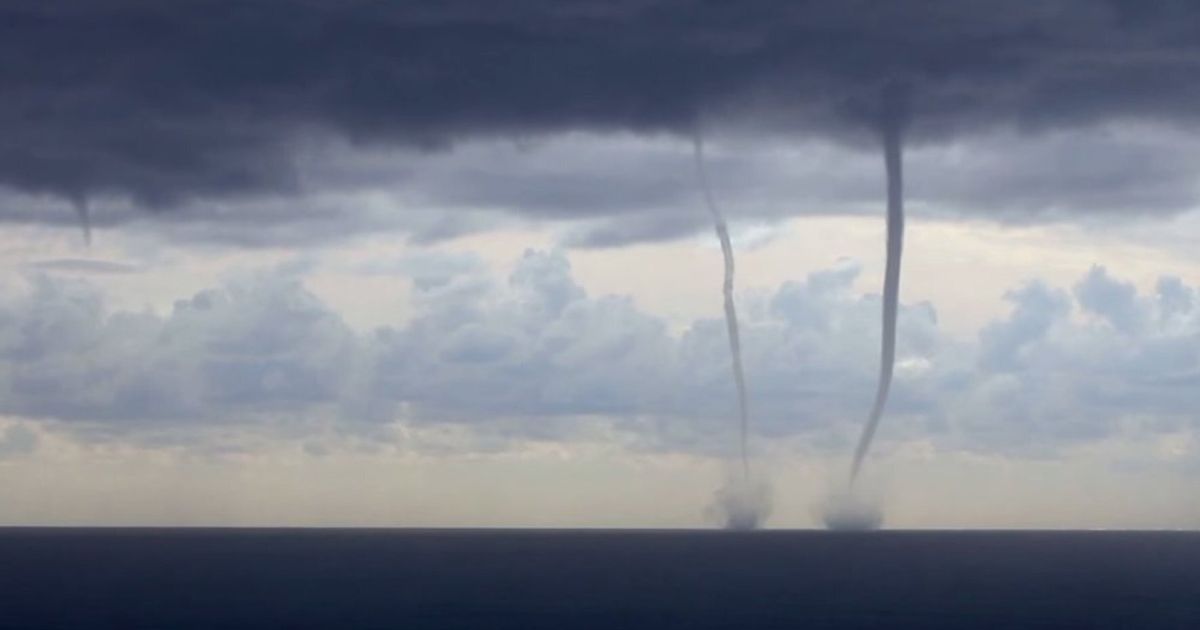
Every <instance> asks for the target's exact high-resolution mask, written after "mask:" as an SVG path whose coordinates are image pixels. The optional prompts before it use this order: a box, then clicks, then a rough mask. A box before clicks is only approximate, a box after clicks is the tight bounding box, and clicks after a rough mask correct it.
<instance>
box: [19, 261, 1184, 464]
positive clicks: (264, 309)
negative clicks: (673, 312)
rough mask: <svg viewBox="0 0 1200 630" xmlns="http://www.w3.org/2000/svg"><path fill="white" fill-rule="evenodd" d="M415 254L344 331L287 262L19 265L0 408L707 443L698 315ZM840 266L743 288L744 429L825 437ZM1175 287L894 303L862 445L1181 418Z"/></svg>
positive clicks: (841, 363)
mask: <svg viewBox="0 0 1200 630" xmlns="http://www.w3.org/2000/svg"><path fill="white" fill-rule="evenodd" d="M436 258H438V259H440V260H441V263H438V264H435V263H437V261H431V260H425V261H423V262H420V263H419V264H418V263H417V262H414V261H407V262H405V263H403V264H402V265H400V266H401V267H408V268H411V269H419V270H423V271H424V272H428V273H426V274H425V275H423V276H420V277H418V278H417V280H416V281H415V282H414V283H413V287H414V288H413V291H414V294H413V300H414V308H415V309H416V312H415V314H414V315H413V317H412V318H411V319H410V320H409V321H408V322H407V323H406V324H404V325H396V326H392V327H385V328H380V329H376V330H374V331H370V332H362V333H360V332H355V331H353V330H351V329H350V328H349V327H348V326H347V325H346V324H345V323H344V322H343V321H342V319H341V317H340V316H339V315H338V314H337V313H336V312H334V311H332V310H331V309H329V308H328V307H327V306H325V305H324V304H322V303H321V302H320V300H318V299H317V298H316V297H315V296H314V295H313V294H312V293H310V292H308V291H307V290H306V289H305V288H304V286H303V283H302V282H301V279H300V278H298V277H297V276H295V275H294V273H291V272H287V271H280V270H270V271H264V272H261V273H257V274H245V275H242V276H238V277H235V278H232V279H230V280H229V281H227V282H226V283H225V284H224V285H223V286H221V287H219V288H214V289H209V290H204V291H200V292H198V293H196V294H195V295H193V296H192V297H190V298H187V299H181V300H179V301H178V302H176V304H175V305H174V306H173V307H172V308H171V309H169V310H168V311H166V312H162V313H154V312H126V311H115V312H114V311H110V310H109V309H108V308H107V307H106V305H105V299H104V297H103V295H102V294H101V293H99V292H98V291H97V290H96V289H95V288H93V287H92V286H91V285H89V284H87V283H83V282H79V281H72V280H65V279H62V278H56V277H49V276H41V275H37V274H33V275H30V276H28V278H27V280H26V283H25V285H24V287H23V288H22V290H8V291H5V292H4V297H3V300H2V301H0V392H2V393H3V396H0V413H3V414H5V415H9V416H15V417H25V418H36V419H41V420H48V421H53V422H56V423H58V424H59V425H60V426H68V427H69V426H75V427H81V428H89V429H101V430H104V431H106V432H107V433H109V434H127V435H137V434H139V433H143V432H146V431H153V430H162V429H169V428H172V427H175V428H189V429H196V428H204V427H214V426H216V427H221V426H230V425H234V426H244V425H247V424H250V425H253V423H257V422H263V421H270V422H273V423H276V424H279V425H283V426H292V427H294V430H295V431H297V432H300V433H303V432H304V431H308V430H318V429H320V427H328V426H329V423H333V424H334V425H343V426H346V427H354V426H364V427H370V426H383V425H382V424H381V423H391V422H396V421H398V422H400V423H401V424H402V425H408V426H416V425H421V426H447V427H450V426H453V427H457V428H458V429H456V430H464V431H468V432H472V431H478V432H480V433H481V434H488V435H493V436H495V437H507V438H513V439H520V438H539V439H548V440H554V439H565V438H566V437H568V436H569V435H572V434H574V432H576V431H580V430H586V429H587V423H588V422H589V421H593V420H600V421H603V422H605V423H607V425H608V426H611V427H613V428H615V429H616V430H618V431H621V432H622V433H623V434H624V435H627V436H629V437H630V438H631V439H632V440H634V443H636V444H640V447H642V448H649V449H667V450H687V451H692V452H703V453H711V454H714V455H715V454H722V455H727V454H728V453H725V452H724V451H723V449H725V448H728V444H730V443H731V442H730V440H729V439H728V438H729V437H730V436H729V433H728V432H729V431H731V427H732V426H733V423H731V422H730V420H729V419H730V418H731V417H733V414H734V413H735V411H736V406H735V402H734V401H735V400H736V399H735V393H734V392H733V391H732V385H731V383H730V382H729V378H728V374H727V370H728V365H727V358H728V357H727V349H726V345H725V344H726V341H725V337H724V328H723V324H722V322H721V321H720V320H719V319H717V318H715V317H714V318H713V319H703V320H698V321H695V322H693V323H692V324H691V325H690V326H688V327H686V328H685V329H684V330H682V331H680V332H672V330H671V329H670V328H669V327H668V326H667V325H666V323H665V322H664V321H663V320H661V319H660V318H658V317H655V316H653V315H650V314H647V313H645V312H643V311H642V310H641V309H639V308H638V307H637V305H636V304H635V303H633V302H632V301H631V300H629V299H628V298H623V297H619V296H595V295H589V294H588V293H587V292H586V291H585V290H584V289H583V288H582V287H581V286H580V285H579V284H578V283H577V282H576V281H575V280H574V279H573V277H572V273H571V269H570V266H569V264H568V262H567V259H566V257H565V256H564V255H563V254H561V253H556V252H551V253H546V252H528V253H527V254H526V255H525V256H524V258H523V259H522V260H521V261H520V262H519V263H518V264H517V265H516V267H515V268H514V269H513V271H512V272H511V273H510V274H509V275H508V276H507V277H504V278H498V277H496V276H495V275H494V274H493V273H492V272H491V271H490V270H489V269H488V268H487V267H486V266H484V265H483V264H482V263H480V262H478V261H472V260H470V259H464V258H462V257H447V256H445V255H438V256H437V257H436ZM434 271H436V273H434ZM858 273H859V270H858V268H857V266H855V265H854V264H853V263H849V262H846V263H842V264H841V265H839V266H836V267H834V268H831V269H826V270H823V271H818V272H815V273H813V274H810V275H809V276H808V277H807V278H806V279H805V280H804V281H802V282H795V283H787V284H785V285H783V286H781V287H779V288H778V289H777V290H775V291H772V292H770V293H769V294H764V295H751V296H749V297H750V298H751V299H750V300H749V302H748V305H749V308H747V309H746V317H745V322H744V327H743V343H744V352H745V355H744V360H745V365H746V371H747V374H748V376H750V377H751V378H750V383H751V395H752V396H753V398H754V400H755V408H756V420H757V421H756V427H755V428H756V431H758V432H759V433H758V435H759V437H760V439H761V438H768V439H769V438H774V437H785V436H792V437H798V438H802V439H811V440H812V443H813V444H818V445H821V444H823V445H824V446H823V447H821V448H835V449H837V452H843V451H844V449H845V448H847V447H848V445H847V444H845V443H843V442H844V440H845V439H848V438H849V437H851V435H850V433H852V430H853V428H854V427H856V426H857V422H858V420H859V418H861V415H862V412H863V401H864V400H867V398H868V397H869V393H870V390H871V387H872V385H873V375H874V366H875V360H876V359H877V355H876V352H877V340H875V341H873V339H876V337H875V335H877V334H878V321H877V320H878V313H879V297H878V296H877V295H874V294H861V293H858V292H856V291H855V290H854V289H853V284H854V281H855V278H856V277H857V274H858ZM1195 294H1196V289H1195V287H1191V286H1189V285H1186V284H1184V283H1183V282H1182V281H1181V280H1179V279H1177V278H1164V279H1162V280H1161V281H1160V282H1159V284H1158V287H1157V290H1156V291H1155V292H1154V293H1153V294H1143V293H1141V292H1138V291H1137V290H1135V289H1134V288H1133V287H1131V286H1130V285H1127V284H1125V283H1123V282H1122V281H1121V280H1119V279H1117V278H1115V277H1114V276H1112V275H1111V274H1110V273H1109V272H1108V271H1107V270H1105V269H1103V268H1099V267H1097V268H1095V269H1093V270H1092V271H1091V272H1090V273H1088V274H1087V275H1085V276H1084V277H1083V278H1082V279H1080V281H1079V282H1078V283H1077V284H1076V285H1075V286H1074V287H1072V288H1070V289H1062V288H1054V287H1050V286H1047V285H1045V284H1044V283H1040V282H1031V283H1030V284H1028V285H1026V286H1024V287H1022V288H1019V289H1017V290H1014V291H1012V292H1010V293H1009V294H1008V300H1009V301H1010V302H1011V304H1012V310H1011V312H1010V313H1009V314H1008V315H1007V316H1005V317H1003V318H1001V319H999V320H997V321H995V322H993V323H992V324H991V325H989V326H987V327H985V328H984V329H982V330H981V332H980V333H979V335H978V338H977V339H976V340H973V341H969V342H967V341H957V340H954V339H952V338H949V337H948V336H946V335H945V334H944V333H943V332H942V331H941V330H940V329H939V328H938V324H937V317H936V312H935V310H934V309H933V307H932V305H929V304H924V303H918V304H905V305H902V308H901V314H900V324H899V328H900V331H901V334H900V336H899V342H900V346H899V348H898V363H897V373H896V382H895V387H894V393H895V398H894V403H895V406H894V409H895V414H896V418H895V419H896V421H895V422H893V423H890V424H889V425H888V427H887V428H886V429H885V430H884V433H883V434H882V435H881V437H882V438H883V442H884V446H885V448H886V444H887V443H888V442H889V441H896V440H907V439H913V438H917V437H919V438H920V439H922V440H929V441H931V442H932V443H933V444H935V445H938V446H940V447H943V448H947V449H969V450H981V451H989V452H1004V453H1013V454H1024V455H1030V454H1033V455H1037V454H1045V453H1050V452H1053V451H1055V450H1056V449H1058V448H1061V447H1064V446H1066V445H1072V444H1079V443H1085V442H1088V441H1091V440H1099V439H1103V438H1106V437H1111V436H1113V435H1115V434H1117V433H1118V432H1120V431H1123V430H1126V429H1128V428H1129V427H1131V426H1132V427H1137V428H1138V430H1148V431H1164V432H1192V431H1195V430H1196V427H1195V420H1194V409H1195V407H1196V404H1197V403H1198V402H1200V400H1197V394H1196V392H1197V391H1200V389H1198V388H1197V387H1196V385H1197V384H1200V304H1198V303H1197V301H1196V300H1195ZM839 436H841V437H839ZM17 437H19V436H17ZM839 440H842V441H843V442H839Z"/></svg>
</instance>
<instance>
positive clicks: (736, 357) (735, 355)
mask: <svg viewBox="0 0 1200 630" xmlns="http://www.w3.org/2000/svg"><path fill="white" fill-rule="evenodd" d="M693 146H694V148H695V157H696V173H697V175H698V176H699V178H700V188H701V189H702V190H703V192H704V203H705V204H706V205H707V206H708V211H709V213H710V214H712V218H713V224H714V226H715V228H716V231H717V238H718V239H720V241H721V254H722V255H724V257H725V282H724V285H723V292H724V294H725V327H726V329H727V330H728V332H729V353H730V356H731V360H732V363H733V381H734V384H735V385H736V386H737V397H738V421H739V424H738V429H739V434H738V435H739V438H740V440H741V442H740V453H741V463H742V475H743V480H746V479H749V477H750V453H749V444H748V442H749V433H750V416H749V412H748V410H747V409H748V405H747V402H746V374H745V372H744V371H743V369H742V340H741V335H740V333H739V332H738V317H737V307H736V306H735V305H734V302H733V273H734V267H733V244H732V243H731V242H730V240H729V226H728V225H726V223H725V217H724V216H723V215H722V214H721V209H720V208H718V207H717V202H716V200H714V199H713V194H712V187H711V186H710V185H709V182H708V170H707V169H706V168H705V166H704V141H703V140H702V139H701V138H700V134H699V133H697V134H696V135H695V136H694V137H693Z"/></svg>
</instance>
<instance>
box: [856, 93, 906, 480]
mask: <svg viewBox="0 0 1200 630" xmlns="http://www.w3.org/2000/svg"><path fill="white" fill-rule="evenodd" d="M906 103H907V99H906V98H905V94H904V93H903V92H902V90H901V88H899V87H897V86H890V87H889V88H887V89H885V90H884V93H883V101H882V121H881V122H882V135H883V158H884V165H885V166H886V167H887V267H886V270H885V272H884V278H883V339H882V343H881V346H880V352H879V385H878V388H877V389H876V390H875V404H874V405H873V406H872V407H871V415H870V417H868V418H867V424H866V425H864V426H863V431H862V435H861V436H860V437H859V439H858V446H857V447H856V448H855V449H854V464H853V465H852V466H851V468H850V483H851V485H853V484H854V480H855V479H857V478H858V473H859V471H860V470H861V469H862V464H863V460H864V459H865V458H866V456H867V452H868V451H870V449H871V441H872V440H873V439H874V438H875V430H876V429H878V428H879V419H880V418H881V417H882V416H883V410H884V407H886V406H887V400H888V392H889V391H891V388H892V369H893V367H894V366H895V363H896V310H897V303H898V301H899V297H900V256H901V254H902V252H903V249H904V178H903V170H902V166H903V165H902V153H903V146H902V145H903V127H904V122H905V119H906V118H907V111H906V110H907V107H906Z"/></svg>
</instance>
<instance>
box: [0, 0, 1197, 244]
mask: <svg viewBox="0 0 1200 630" xmlns="http://www.w3.org/2000/svg"><path fill="white" fill-rule="evenodd" d="M1197 78H1200V7H1197V6H1196V5H1195V4H1194V3H1191V2H1185V1H1183V0H1179V1H1172V0H1152V1H1147V2H1125V1H1115V0H1110V1H1107V2H1096V1H1091V0H1087V1H1085V0H1052V1H1047V2H1020V3H1014V2H1008V1H1000V0H966V1H964V0H927V1H921V2H916V1H914V2H885V1H869V0H848V1H842V0H839V1H832V0H830V1H808V2H792V1H786V2H785V1H766V0H747V1H743V2H737V3H724V2H708V1H701V0H627V1H621V2H596V1H594V0H526V1H520V2H505V3H494V2H484V1H481V0H436V1H432V0H430V1H409V2H403V3H383V2H369V1H366V0H361V1H350V2H316V1H307V2H275V1H266V0H263V1H258V2H246V1H238V2H233V1H224V0H212V1H201V0H190V1H180V2H169V3H163V2H152V1H150V0H104V1H100V2H89V3H78V2H63V1H55V0H50V1H46V0H39V1H33V0H11V1H9V2H7V3H5V4H4V6H3V8H0V93H2V94H3V98H2V99H0V138H3V139H2V140H0V183H3V184H6V185H8V186H10V187H13V188H15V189H18V190H21V191H25V192H30V193H35V194H38V193H48V194H51V195H54V196H58V197H63V198H66V199H68V200H79V199H82V198H87V197H94V196H100V197H115V198H120V199H126V200H130V201H132V202H133V203H134V204H135V206H138V207H142V208H148V209H153V210H161V209H168V208H172V207H175V206H179V205H181V204H185V203H186V202H188V201H191V200H214V199H221V198H228V197H240V196H244V195H252V194H278V193H297V192H301V191H300V188H301V183H300V181H299V180H298V178H297V172H296V165H295V155H296V146H297V143H300V142H302V141H303V140H304V138H306V137H308V136H311V135H314V134H316V135H320V134H334V135H335V136H340V137H344V138H348V139H350V140H351V141H352V142H354V143H356V144H357V145H359V146H363V145H396V146H402V147H410V148H413V149H417V150H434V149H441V148H445V147H448V146H452V145H453V144H454V143H455V142H456V141H459V140H462V139H465V138H479V137H496V136H504V137H513V138H522V137H531V136H538V135H543V134H551V133H557V132H563V131H570V130H590V131H597V132H609V131H617V130H621V131H632V132H635V133H660V132H666V133H674V132H682V131H685V130H688V129H690V126H691V125H692V123H693V121H694V119H695V118H696V117H698V116H699V117H702V118H704V119H705V120H708V121H711V122H712V124H723V125H728V126H731V127H745V128H748V129H753V128H757V129H758V130H760V131H764V130H765V131H788V132H795V133H797V134H803V135H807V136H813V135H817V136H823V137H827V138H833V139H836V140H837V141H839V142H841V141H846V142H855V143H857V142H866V141H869V140H870V139H871V138H872V134H871V131H872V129H871V128H872V126H873V125H874V118H875V116H876V112H875V111H874V107H875V106H874V103H875V100H876V99H875V96H876V94H877V91H878V89H879V87H880V86H881V85H883V84H884V83H886V82H888V81H893V80H899V81H902V82H905V83H908V84H910V85H911V86H912V87H913V95H914V102H913V112H914V129H913V137H914V138H915V139H917V140H918V141H919V140H921V139H925V140H929V139H936V138H945V137H948V136H949V135H951V134H956V133H975V132H978V131H981V130H983V129H985V128H988V127H991V126H993V125H998V124H1002V125H1016V126H1019V127H1021V128H1025V129H1046V128H1058V127H1062V126H1067V125H1083V124H1088V123H1093V122H1098V121H1106V120H1112V119H1126V118H1148V119H1153V120H1156V121H1169V122H1178V123H1184V124H1190V123H1191V122H1192V121H1193V120H1194V118H1195V113H1194V112H1195V111H1197V108H1196V107H1195V104H1196V103H1197V102H1200V98H1197V97H1200V81H1197V80H1196V79H1197ZM562 184H563V185H564V186H566V187H567V188H570V187H571V186H572V185H573V184H572V183H571V182H570V181H563V182H562ZM551 192H553V191H551ZM568 192H569V191H568ZM651 192H653V191H651ZM464 194H465V195H467V196H468V197H469V194H470V191H469V190H467V191H465V192H464ZM547 194H549V193H547ZM249 210H252V209H248V211H249ZM5 214H8V213H7V212H6V213H5ZM97 214H98V215H102V214H103V213H97ZM97 220H98V221H101V222H103V221H105V220H108V221H112V220H115V219H113V218H111V217H110V218H108V219H104V218H103V217H100V216H98V219H97ZM597 238H601V237H597ZM601 240H602V238H601Z"/></svg>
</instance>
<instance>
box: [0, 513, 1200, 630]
mask: <svg viewBox="0 0 1200 630" xmlns="http://www.w3.org/2000/svg"><path fill="white" fill-rule="evenodd" d="M0 628H47V629H49V628H154V629H164V630H167V629H175V628H181V629H182V628H206V629H207V628H212V629H218V628H398V629H412V630H421V629H424V628H478V629H482V630H488V629H493V628H514V629H516V628H520V629H535V628H555V629H564V630H571V629H588V628H620V629H638V628H796V629H806V628H889V629H894V628H1122V629H1141V628H1181V629H1183V628H1186V629H1189V630H1194V629H1200V534H1197V533H1171V532H1153V533H1151V532H1121V533H1117V532H886V531H885V532H872V533H827V532H751V533H727V532H680V531H544V530H528V531H503V530H500V531H496V530H491V531H489V530H435V531H414V530H272V529H259V530H236V529H234V530H231V529H0Z"/></svg>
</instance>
